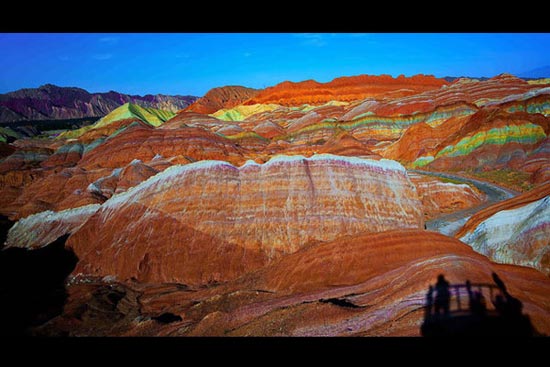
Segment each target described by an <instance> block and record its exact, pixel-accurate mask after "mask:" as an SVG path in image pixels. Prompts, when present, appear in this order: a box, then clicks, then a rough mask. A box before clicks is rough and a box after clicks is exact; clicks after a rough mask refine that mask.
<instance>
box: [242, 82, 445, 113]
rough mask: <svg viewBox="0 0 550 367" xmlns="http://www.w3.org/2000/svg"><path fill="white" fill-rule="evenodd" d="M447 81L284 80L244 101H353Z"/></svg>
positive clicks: (297, 103) (295, 103)
mask: <svg viewBox="0 0 550 367" xmlns="http://www.w3.org/2000/svg"><path fill="white" fill-rule="evenodd" d="M446 84H448V83H447V82H446V81H445V80H444V79H438V78H435V77H433V76H425V75H415V76H412V77H404V76H403V75H400V76H399V77H397V78H392V77H391V76H389V75H381V76H370V75H359V76H352V77H342V78H336V79H334V80H332V81H331V82H328V83H319V82H316V81H314V80H306V81H303V82H299V83H293V82H288V81H287V82H283V83H280V84H277V85H276V86H274V87H269V88H266V89H264V90H262V91H260V92H259V93H258V94H257V95H256V96H254V97H252V98H250V99H249V100H247V101H246V102H244V104H246V105H253V104H258V103H275V104H280V105H283V106H300V105H302V104H306V103H307V104H312V105H318V104H323V103H326V102H329V101H354V100H358V99H365V98H368V97H375V96H376V97H379V96H383V95H385V94H391V95H392V96H394V97H397V96H408V95H412V94H415V93H419V92H424V91H427V90H432V89H437V88H439V87H441V86H442V85H446Z"/></svg>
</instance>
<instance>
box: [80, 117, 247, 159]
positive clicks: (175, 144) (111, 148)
mask: <svg viewBox="0 0 550 367" xmlns="http://www.w3.org/2000/svg"><path fill="white" fill-rule="evenodd" d="M157 155H160V156H162V157H176V156H183V157H187V158H188V159H189V160H204V159H223V160H226V161H228V162H232V163H242V162H244V159H243V156H242V154H241V153H240V152H239V150H238V149H237V148H236V147H235V145H234V144H233V143H232V142H231V141H229V140H227V139H224V138H223V137H221V136H219V135H216V134H214V133H212V132H209V131H207V130H204V129H201V128H191V127H184V128H179V129H154V128H150V127H149V128H146V127H142V126H135V127H131V128H129V129H127V130H125V131H123V132H122V133H120V134H118V135H116V136H115V137H112V138H111V139H109V140H108V141H105V142H104V143H103V144H101V145H100V146H98V147H97V148H95V149H93V150H92V151H90V152H89V153H87V154H85V155H84V156H83V158H82V160H81V161H80V162H79V167H82V168H85V169H94V168H102V167H109V168H117V167H123V166H126V165H127V164H128V163H130V162H131V161H133V160H134V159H139V160H141V161H142V162H149V161H150V160H152V159H153V158H154V157H155V156H157Z"/></svg>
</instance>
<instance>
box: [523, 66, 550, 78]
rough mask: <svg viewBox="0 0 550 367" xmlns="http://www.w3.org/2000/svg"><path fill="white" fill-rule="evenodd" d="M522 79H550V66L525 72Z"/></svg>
mask: <svg viewBox="0 0 550 367" xmlns="http://www.w3.org/2000/svg"><path fill="white" fill-rule="evenodd" d="M519 77H520V78H534V79H536V78H550V65H546V66H543V67H540V68H536V69H533V70H529V71H526V72H523V73H521V74H520V75H519Z"/></svg>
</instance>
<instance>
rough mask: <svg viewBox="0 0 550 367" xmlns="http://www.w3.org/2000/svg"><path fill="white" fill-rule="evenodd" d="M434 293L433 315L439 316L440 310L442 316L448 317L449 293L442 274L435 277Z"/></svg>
mask: <svg viewBox="0 0 550 367" xmlns="http://www.w3.org/2000/svg"><path fill="white" fill-rule="evenodd" d="M435 291H436V295H435V314H436V315H440V313H441V312H440V310H443V314H444V315H448V314H449V303H450V300H451V294H450V292H449V282H448V281H447V280H445V277H444V276H443V274H439V275H438V276H437V283H436V284H435Z"/></svg>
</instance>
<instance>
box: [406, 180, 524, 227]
mask: <svg viewBox="0 0 550 367" xmlns="http://www.w3.org/2000/svg"><path fill="white" fill-rule="evenodd" d="M409 171H410V172H414V173H418V174H421V175H425V176H433V177H442V178H449V179H452V180H455V181H459V182H462V183H465V184H472V185H474V186H475V187H476V188H478V189H479V190H480V191H482V192H484V193H485V195H487V200H486V201H484V202H483V204H481V205H478V206H476V207H473V208H468V209H464V210H460V211H457V212H454V213H450V214H445V215H442V216H441V217H438V218H434V219H431V220H429V221H427V222H426V228H427V229H428V230H430V231H435V232H439V233H442V234H444V235H447V236H453V235H454V234H455V233H456V232H457V231H458V230H459V229H460V228H461V227H462V226H463V225H464V223H466V221H467V220H468V219H469V218H470V217H471V216H472V215H474V214H475V213H477V212H478V211H480V210H482V209H484V208H486V207H488V206H489V205H492V204H494V203H496V202H499V201H502V200H506V199H510V198H512V197H514V196H516V195H518V194H519V192H517V191H514V190H510V189H506V188H504V187H501V186H498V185H495V184H493V183H490V182H485V181H480V180H476V179H473V178H467V177H463V176H460V175H457V174H451V173H443V172H429V171H421V170H409Z"/></svg>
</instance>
